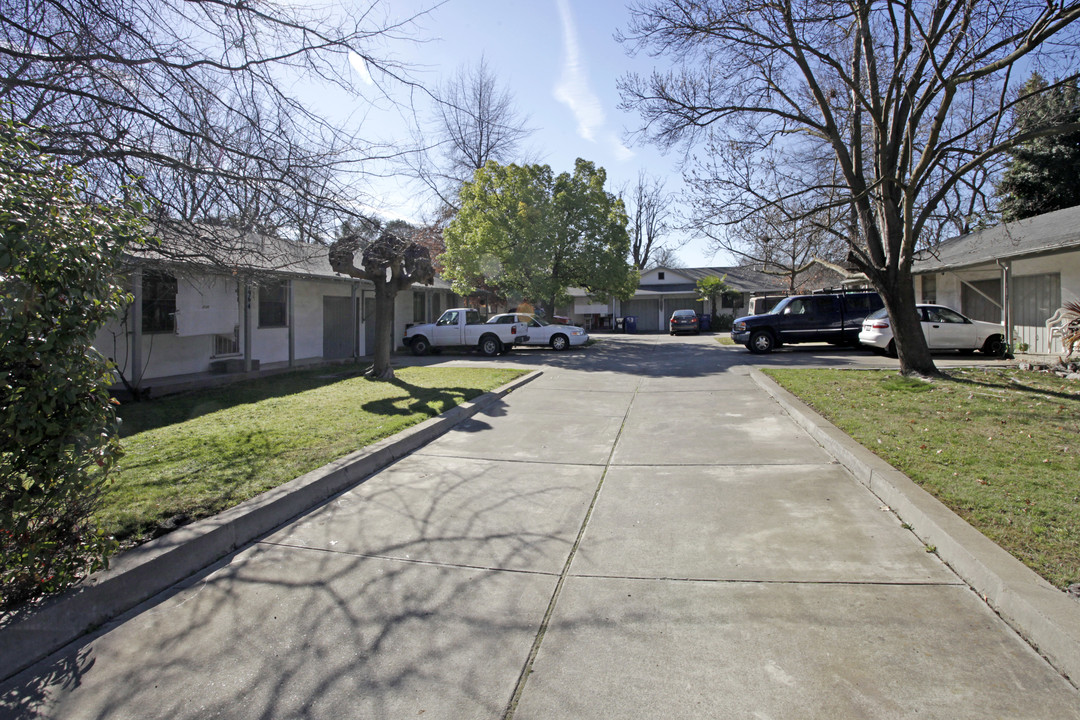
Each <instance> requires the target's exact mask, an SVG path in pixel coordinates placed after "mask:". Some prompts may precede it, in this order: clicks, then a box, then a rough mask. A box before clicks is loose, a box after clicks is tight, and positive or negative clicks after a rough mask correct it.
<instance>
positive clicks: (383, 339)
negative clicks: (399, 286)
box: [368, 282, 398, 380]
mask: <svg viewBox="0 0 1080 720" xmlns="http://www.w3.org/2000/svg"><path fill="white" fill-rule="evenodd" d="M382 285H383V287H381V288H380V287H379V283H375V353H374V356H373V359H374V363H373V364H372V366H371V370H369V371H368V375H370V376H371V377H373V378H375V379H376V380H393V379H394V368H393V367H392V366H391V365H390V355H391V354H392V353H393V352H394V300H395V298H396V297H397V294H398V290H396V289H395V288H393V287H392V286H390V285H389V284H387V283H385V282H384V283H382Z"/></svg>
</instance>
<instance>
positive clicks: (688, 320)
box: [668, 310, 701, 335]
mask: <svg viewBox="0 0 1080 720" xmlns="http://www.w3.org/2000/svg"><path fill="white" fill-rule="evenodd" d="M680 332H692V333H694V334H695V335H698V334H699V333H701V321H700V320H698V316H697V313H696V312H694V311H693V310H676V311H675V312H673V313H671V320H669V321H668V333H669V334H671V335H674V334H675V333H680Z"/></svg>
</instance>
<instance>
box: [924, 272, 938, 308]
mask: <svg viewBox="0 0 1080 720" xmlns="http://www.w3.org/2000/svg"><path fill="white" fill-rule="evenodd" d="M922 301H923V302H924V303H929V304H930V305H936V304H937V275H923V276H922Z"/></svg>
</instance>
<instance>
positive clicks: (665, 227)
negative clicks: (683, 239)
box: [630, 170, 671, 270]
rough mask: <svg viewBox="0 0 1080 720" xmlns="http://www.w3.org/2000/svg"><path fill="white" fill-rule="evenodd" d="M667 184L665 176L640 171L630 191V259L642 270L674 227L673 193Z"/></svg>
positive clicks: (647, 265)
mask: <svg viewBox="0 0 1080 720" xmlns="http://www.w3.org/2000/svg"><path fill="white" fill-rule="evenodd" d="M664 186H665V182H664V180H663V179H662V178H651V177H649V175H648V174H647V173H646V172H645V171H644V170H641V171H639V172H638V176H637V182H636V184H635V185H634V187H633V188H632V189H631V190H630V260H631V262H633V263H634V267H636V268H637V269H639V270H642V269H644V268H647V267H650V265H649V261H650V259H651V258H652V256H653V253H654V251H657V250H659V249H660V247H661V245H662V243H663V237H664V236H665V235H666V234H667V233H668V232H669V231H670V230H671V195H670V194H669V193H667V192H666V191H665V189H664Z"/></svg>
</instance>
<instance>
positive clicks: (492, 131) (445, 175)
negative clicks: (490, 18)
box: [413, 57, 532, 222]
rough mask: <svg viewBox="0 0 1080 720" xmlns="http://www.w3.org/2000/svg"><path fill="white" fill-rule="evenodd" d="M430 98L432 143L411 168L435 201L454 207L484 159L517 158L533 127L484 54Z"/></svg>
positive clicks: (511, 160)
mask: <svg viewBox="0 0 1080 720" xmlns="http://www.w3.org/2000/svg"><path fill="white" fill-rule="evenodd" d="M435 101H436V111H435V119H434V121H433V124H434V126H435V131H434V143H433V146H432V147H431V148H429V149H428V150H426V151H425V152H422V153H421V154H420V155H419V161H418V164H417V165H416V166H415V167H414V168H413V171H414V172H415V173H416V174H417V175H418V176H419V177H420V179H421V180H422V181H423V182H424V183H425V184H426V185H427V186H428V187H429V188H430V189H431V190H432V192H433V193H434V194H435V195H436V196H437V197H438V199H439V201H440V203H442V204H443V205H444V206H447V207H449V208H451V209H452V210H456V209H457V206H458V198H457V194H458V191H459V190H460V189H461V186H462V185H463V184H465V183H466V182H470V181H471V180H472V179H473V174H474V173H475V172H476V171H477V170H479V169H480V168H482V167H484V165H486V164H487V163H488V161H489V160H494V161H495V162H497V163H499V164H503V165H505V164H508V163H510V162H513V161H517V160H521V158H519V157H517V155H518V153H519V151H520V149H521V143H522V142H523V141H524V140H525V139H526V138H527V137H528V136H529V135H530V134H531V133H532V129H530V128H529V127H528V126H527V123H528V118H527V117H523V116H521V115H520V114H519V113H518V110H517V108H516V107H515V106H514V98H513V95H512V94H511V93H510V91H509V90H508V89H507V88H505V87H502V86H500V85H499V84H498V80H497V78H496V77H495V75H494V73H493V72H492V71H491V69H490V68H489V67H488V65H487V61H486V60H485V59H484V58H483V57H481V58H480V62H479V63H478V64H476V65H475V66H462V67H460V68H458V70H457V72H456V73H455V74H454V75H453V76H452V77H451V78H450V79H449V80H447V81H446V82H444V83H443V84H442V85H441V86H440V87H439V89H438V90H437V91H436V97H435ZM444 215H445V213H444ZM446 221H447V222H448V221H449V220H448V218H447V219H446Z"/></svg>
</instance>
